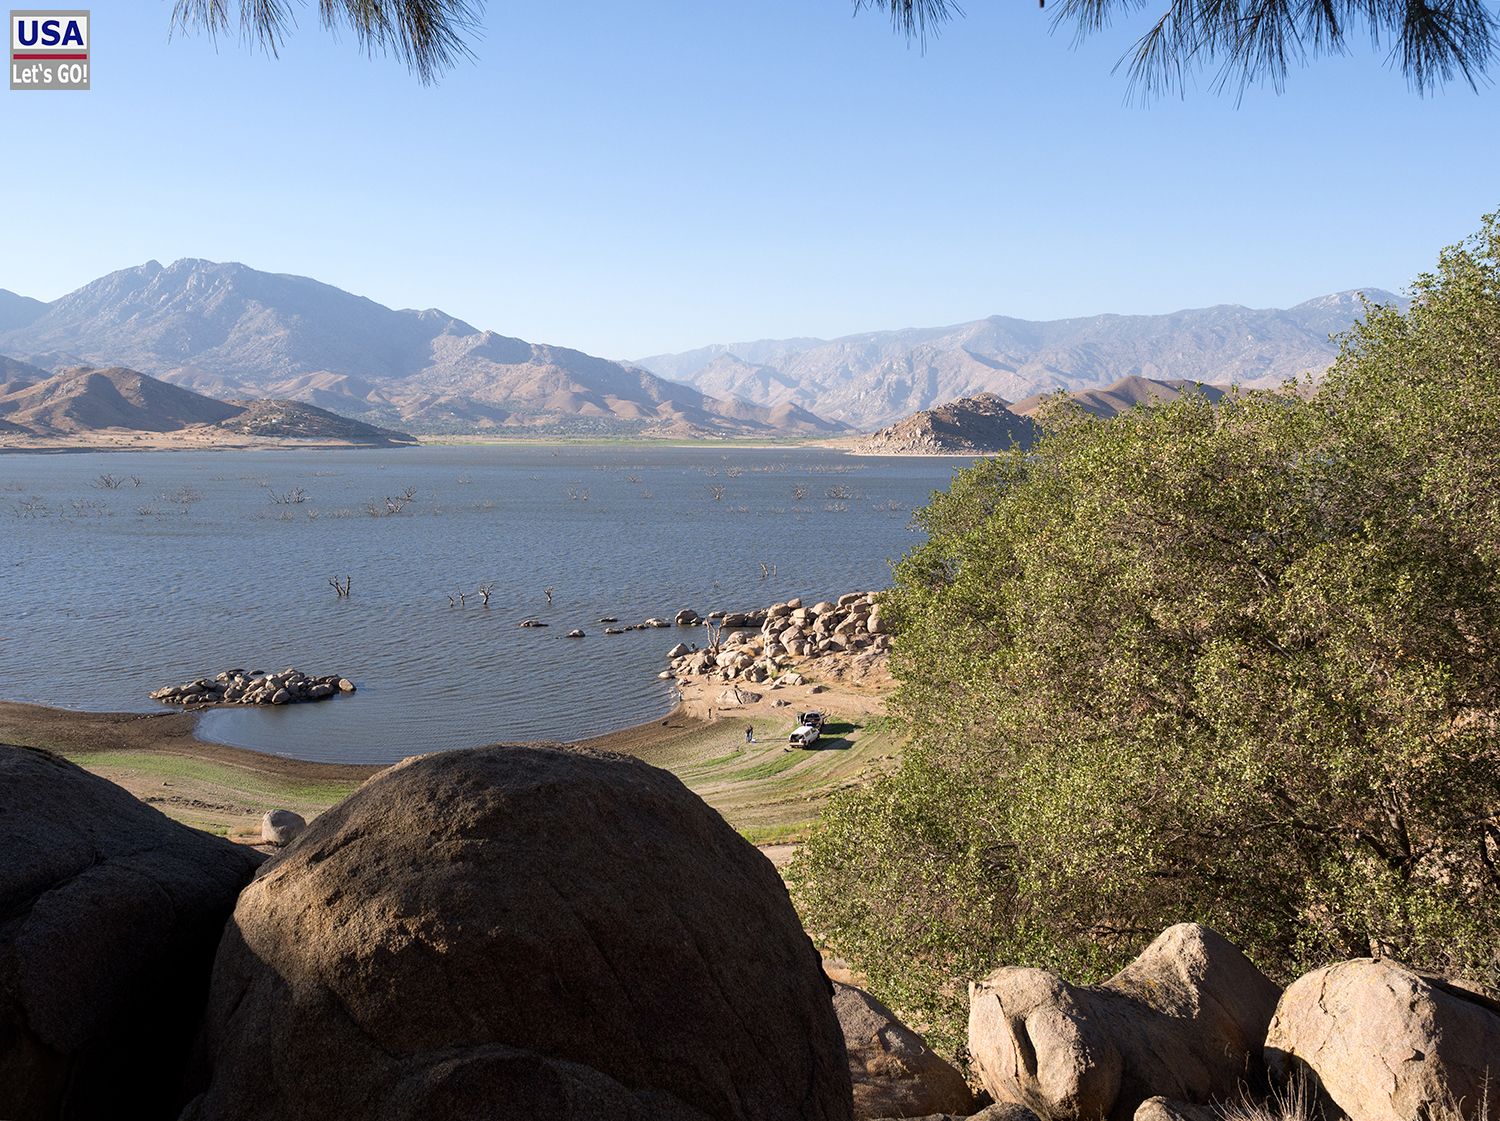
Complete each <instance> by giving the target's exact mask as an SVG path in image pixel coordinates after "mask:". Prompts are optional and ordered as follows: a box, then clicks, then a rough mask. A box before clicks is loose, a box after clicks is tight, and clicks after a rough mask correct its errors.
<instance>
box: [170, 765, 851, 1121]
mask: <svg viewBox="0 0 1500 1121" xmlns="http://www.w3.org/2000/svg"><path fill="white" fill-rule="evenodd" d="M830 995H831V990H830V986H829V982H828V980H827V978H826V977H825V976H824V974H823V970H822V965H821V961H820V959H819V957H818V954H817V952H816V950H814V948H813V946H812V944H811V943H810V942H809V941H808V939H807V936H806V935H805V934H804V933H803V931H802V928H801V926H800V924H799V923H798V920H797V916H796V913H795V912H794V911H793V909H792V906H791V903H790V901H789V900H788V898H787V894H786V890H785V888H784V887H783V885H782V883H781V880H780V878H779V877H778V876H777V874H776V871H775V869H774V868H773V867H772V865H771V863H770V861H768V860H766V859H765V857H763V856H762V855H761V854H760V853H759V852H757V851H756V850H755V848H754V847H753V846H751V845H750V844H748V843H747V842H746V841H744V840H743V839H742V838H741V837H740V836H739V835H738V834H737V833H735V832H734V830H733V829H731V828H730V827H729V826H728V825H727V824H726V823H725V822H724V820H723V818H721V817H720V816H719V815H718V814H717V813H715V812H714V811H713V810H711V809H710V808H709V807H708V806H707V805H705V804H704V803H703V802H702V801H701V800H700V799H699V798H698V797H697V796H696V795H694V794H692V793H691V792H690V791H689V790H688V789H687V788H686V787H684V786H683V785H682V784H681V783H680V782H679V781H678V780H677V779H675V778H674V777H672V776H671V775H670V774H668V773H667V772H665V771H660V770H657V769H656V768H654V767H650V766H647V765H646V764H644V763H641V762H639V761H638V760H635V759H629V758H625V757H623V756H613V755H601V754H597V753H592V752H586V751H580V750H564V749H557V748H528V747H512V746H496V747H486V748H476V749H473V750H467V751H453V752H446V753H443V754H438V755H429V756H424V757H421V758H417V759H411V760H407V761H406V762H404V763H401V764H398V765H397V766H395V767H392V768H390V769H389V770H387V771H383V772H382V773H380V774H379V775H377V776H375V777H374V778H372V779H371V780H370V781H368V782H367V783H365V785H364V786H363V787H361V788H360V789H359V790H358V791H356V792H355V793H354V794H352V795H351V796H350V797H349V798H347V799H345V800H344V801H343V802H341V803H340V804H339V805H337V806H335V807H334V808H333V809H331V810H329V811H328V812H326V813H324V814H323V815H322V816H320V817H318V818H317V819H316V820H315V821H314V822H312V823H311V824H310V825H309V826H308V827H307V831H306V832H304V833H303V834H302V836H300V837H299V838H298V839H297V841H296V843H295V844H293V845H291V846H289V848H288V849H287V850H286V851H285V852H284V854H283V855H281V856H280V857H279V858H278V859H277V860H276V862H275V863H274V864H272V865H269V866H268V869H267V871H266V872H265V874H263V875H261V876H260V877H259V878H257V879H256V881H255V882H254V883H253V884H251V885H250V886H249V887H248V888H247V889H246V890H245V892H244V893H243V894H242V895H241V897H240V901H239V905H238V907H236V909H235V913H234V918H233V920H232V922H231V923H230V925H229V929H228V931H227V932H226V934H225V938H224V941H223V943H222V945H221V947H220V950H219V956H218V960H217V962H216V964H215V967H214V977H213V990H212V994H211V997H210V1004H209V1013H208V1016H207V1018H206V1025H205V1031H204V1035H203V1038H202V1041H201V1051H200V1054H201V1065H200V1069H199V1071H198V1077H199V1082H198V1085H197V1089H198V1090H199V1094H198V1096H197V1098H196V1099H195V1100H194V1102H193V1103H192V1104H191V1105H190V1106H189V1108H188V1109H187V1110H186V1112H185V1113H184V1117H185V1118H190V1119H196V1121H250V1119H252V1118H253V1119H256V1121H259V1119H262V1118H265V1117H275V1118H277V1119H278V1121H297V1119H300V1118H308V1119H313V1118H316V1119H319V1121H339V1119H344V1118H349V1119H354V1118H359V1119H365V1118H369V1119H375V1121H417V1119H423V1121H426V1119H429V1118H434V1117H442V1118H489V1117H518V1118H519V1117H524V1118H527V1119H528V1121H578V1119H583V1118H601V1119H603V1118H633V1117H640V1118H642V1119H645V1118H663V1119H679V1121H689V1119H697V1121H702V1119H708V1118H712V1119H724V1121H762V1119H763V1121H794V1119H807V1121H822V1119H827V1121H849V1118H850V1116H851V1105H850V1100H851V1099H850V1085H849V1070H848V1064H847V1060H846V1057H845V1054H844V1045H843V1038H842V1036H841V1034H840V1032H839V1026H838V1021H837V1019H836V1018H835V1016H834V1012H833V1005H832V1002H831V1000H830Z"/></svg>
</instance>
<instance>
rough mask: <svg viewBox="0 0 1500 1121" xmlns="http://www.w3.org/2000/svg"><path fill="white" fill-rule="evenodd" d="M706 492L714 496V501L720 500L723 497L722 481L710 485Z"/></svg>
mask: <svg viewBox="0 0 1500 1121" xmlns="http://www.w3.org/2000/svg"><path fill="white" fill-rule="evenodd" d="M708 493H709V494H711V495H713V496H714V501H715V502H719V501H721V500H722V499H723V498H724V486H723V484H722V483H715V484H714V485H713V486H711V487H709V488H708Z"/></svg>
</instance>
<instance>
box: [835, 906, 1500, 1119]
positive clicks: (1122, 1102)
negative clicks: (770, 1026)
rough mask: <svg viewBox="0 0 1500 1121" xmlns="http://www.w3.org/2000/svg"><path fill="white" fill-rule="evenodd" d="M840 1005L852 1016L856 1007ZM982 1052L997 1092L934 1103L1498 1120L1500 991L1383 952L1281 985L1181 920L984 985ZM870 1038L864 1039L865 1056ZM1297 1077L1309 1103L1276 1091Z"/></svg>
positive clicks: (1151, 1115) (984, 1070)
mask: <svg viewBox="0 0 1500 1121" xmlns="http://www.w3.org/2000/svg"><path fill="white" fill-rule="evenodd" d="M840 1019H841V1021H844V1022H845V1023H846V1033H847V1030H848V1029H847V1022H848V1018H847V1017H846V1015H845V1013H844V1012H843V1011H842V1010H841V1011H840ZM876 1034H877V1035H880V1034H881V1033H879V1032H877V1033H876ZM968 1052H969V1057H970V1061H971V1063H972V1071H973V1074H974V1075H975V1076H976V1077H977V1079H978V1081H979V1083H980V1086H981V1088H982V1090H983V1093H984V1094H986V1095H988V1097H989V1098H990V1100H991V1101H992V1102H993V1103H995V1104H993V1105H991V1106H989V1107H988V1108H987V1109H986V1110H984V1111H982V1112H980V1113H977V1114H966V1113H965V1112H964V1111H962V1110H953V1109H943V1110H939V1109H931V1110H929V1111H928V1112H929V1113H930V1114H933V1115H940V1116H946V1117H964V1116H973V1117H984V1118H986V1119H989V1118H1000V1117H1003V1118H1005V1121H1079V1119H1091V1121H1219V1119H1221V1118H1223V1117H1224V1116H1226V1115H1227V1113H1230V1112H1232V1113H1233V1114H1234V1116H1237V1117H1245V1118H1260V1117H1264V1118H1266V1119H1267V1121H1272V1119H1273V1118H1299V1119H1300V1118H1302V1117H1306V1118H1307V1119H1308V1121H1311V1118H1313V1117H1322V1118H1326V1119H1328V1121H1334V1119H1338V1118H1344V1119H1347V1121H1415V1119H1418V1118H1439V1117H1441V1118H1443V1119H1445V1121H1488V1115H1487V1113H1486V1109H1487V1108H1489V1109H1492V1108H1493V1103H1494V1100H1495V1095H1494V1089H1493V1086H1494V1082H1495V1079H1496V1076H1497V1074H1500V999H1497V997H1496V995H1495V994H1493V993H1489V992H1487V991H1485V990H1484V989H1482V988H1481V987H1479V986H1476V985H1469V984H1463V983H1459V982H1455V981H1452V980H1444V979H1442V978H1438V977H1433V976H1428V975H1425V974H1422V973H1420V972H1418V971H1415V970H1412V969H1408V968H1407V967H1405V966H1403V965H1400V964H1399V963H1397V962H1394V961H1391V960H1389V959H1377V958H1361V959H1357V960H1354V961H1345V962H1339V963H1337V964H1335V965H1331V966H1328V967H1326V968H1323V969H1319V970H1316V971H1314V972H1312V973H1310V974H1307V975H1306V976H1303V977H1301V978H1299V979H1298V980H1297V981H1295V982H1294V983H1293V984H1292V985H1290V986H1289V987H1288V988H1287V989H1286V990H1285V991H1283V990H1282V989H1281V987H1280V986H1278V985H1276V984H1275V983H1274V982H1272V981H1271V980H1270V979H1269V978H1267V977H1266V976H1264V975H1263V974H1262V973H1261V972H1260V971H1259V970H1258V969H1256V967H1255V966H1254V965H1253V964H1251V962H1250V961H1249V959H1247V958H1246V957H1245V956H1244V954H1242V953H1241V952H1240V950H1239V949H1238V948H1237V947H1236V946H1234V945H1233V944H1232V943H1230V942H1229V941H1228V940H1227V939H1225V938H1223V937H1222V936H1221V935H1219V934H1217V933H1215V932H1214V931H1212V930H1210V929H1208V928H1207V927H1203V926H1199V925H1197V924H1194V923H1183V924H1180V925H1178V926H1174V927H1170V928H1169V929H1167V930H1166V931H1164V932H1163V933H1162V934H1161V935H1159V936H1158V937H1157V938H1156V940H1155V941H1153V942H1152V943H1151V945H1150V946H1148V947H1147V948H1146V949H1145V950H1144V951H1142V953H1141V954H1140V956H1139V957H1137V958H1136V959H1135V960H1134V961H1133V962H1131V963H1130V964H1129V965H1127V966H1126V967H1125V968H1124V969H1122V970H1121V971H1120V972H1119V973H1117V974H1116V975H1115V976H1114V977H1112V978H1110V979H1109V980H1108V981H1105V982H1104V983H1103V984H1100V985H1073V984H1070V983H1068V982H1067V981H1065V980H1063V979H1062V978H1061V977H1059V976H1057V975H1056V974H1053V973H1049V972H1046V971H1044V970H1040V969H1024V968H1018V967H1005V968H1001V969H997V970H996V971H994V972H993V973H991V974H990V975H989V976H988V977H986V978H985V979H984V980H983V981H980V982H978V983H975V984H972V985H970V987H969V1037H968ZM856 1054H857V1048H856V1047H855V1045H854V1044H853V1043H852V1042H851V1043H850V1044H849V1056H850V1062H851V1064H853V1063H855V1061H856ZM924 1069H925V1070H926V1071H927V1073H925V1074H923V1075H921V1076H919V1077H918V1078H917V1081H918V1082H920V1083H923V1084H925V1085H926V1087H927V1089H929V1090H932V1091H934V1092H936V1090H937V1088H938V1087H939V1086H941V1085H944V1084H946V1081H947V1080H946V1078H945V1076H943V1075H942V1073H941V1072H940V1071H938V1072H936V1073H934V1072H933V1068H931V1067H930V1066H928V1067H926V1068H924ZM853 1082H854V1089H855V1116H856V1118H861V1119H864V1118H873V1117H876V1116H879V1115H880V1114H879V1113H878V1112H873V1111H868V1110H862V1108H861V1104H860V1103H861V1098H860V1087H861V1078H860V1075H859V1072H858V1071H857V1070H856V1071H855V1073H854V1080H853ZM905 1084H906V1085H911V1084H912V1082H911V1079H910V1078H908V1080H907V1082H906V1083H905ZM1297 1087H1303V1088H1305V1092H1306V1093H1307V1095H1308V1096H1309V1101H1308V1102H1307V1103H1306V1104H1307V1108H1308V1109H1309V1110H1310V1112H1307V1113H1305V1114H1304V1113H1298V1112H1296V1111H1295V1110H1293V1111H1291V1112H1287V1111H1286V1110H1284V1109H1283V1108H1282V1107H1281V1106H1280V1105H1278V1104H1276V1095H1277V1094H1278V1093H1280V1094H1283V1095H1287V1094H1289V1095H1290V1096H1292V1097H1295V1095H1296V1088H1297ZM1268 1099H1269V1100H1270V1101H1271V1103H1272V1104H1269V1105H1267V1104H1264V1103H1266V1102H1267V1100H1268ZM923 1100H924V1102H926V1103H928V1104H931V1103H932V1102H935V1101H936V1098H935V1097H932V1098H925V1099H923ZM1282 1100H1287V1099H1286V1098H1283V1099H1282ZM1002 1111H1003V1112H1002ZM888 1115H889V1116H906V1117H910V1116H915V1114H913V1113H911V1112H902V1113H894V1112H891V1113H889V1114H888Z"/></svg>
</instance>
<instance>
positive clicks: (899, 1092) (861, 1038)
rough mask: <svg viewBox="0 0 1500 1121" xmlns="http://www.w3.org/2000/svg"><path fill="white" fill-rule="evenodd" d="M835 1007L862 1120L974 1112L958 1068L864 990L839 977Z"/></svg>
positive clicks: (856, 1108)
mask: <svg viewBox="0 0 1500 1121" xmlns="http://www.w3.org/2000/svg"><path fill="white" fill-rule="evenodd" d="M833 1010H834V1012H835V1013H836V1014H837V1015H838V1018H839V1027H840V1028H842V1029H843V1032H844V1047H845V1049H846V1050H847V1051H848V1053H849V1076H850V1078H851V1080H852V1081H853V1083H854V1116H855V1119H856V1121H866V1119H868V1118H876V1117H926V1116H929V1115H931V1114H934V1113H938V1114H941V1113H956V1114H958V1115H959V1116H961V1117H967V1116H968V1115H969V1114H971V1113H973V1112H974V1096H973V1095H972V1094H971V1093H970V1092H969V1084H968V1083H967V1082H965V1081H964V1076H963V1075H962V1074H960V1073H959V1072H958V1070H957V1068H955V1067H953V1066H952V1065H951V1064H949V1063H948V1062H946V1061H944V1059H943V1058H942V1057H941V1056H940V1055H938V1054H937V1053H936V1052H935V1051H933V1050H932V1048H930V1047H928V1046H927V1042H926V1041H925V1040H924V1039H923V1038H922V1037H921V1036H920V1035H918V1034H917V1033H916V1032H914V1031H912V1030H911V1029H910V1028H908V1027H907V1026H906V1025H905V1024H903V1023H902V1022H901V1021H900V1020H898V1019H896V1015H895V1013H894V1012H892V1011H891V1010H890V1009H889V1008H887V1007H886V1006H885V1005H883V1004H881V1003H880V1001H878V1000H876V999H875V998H874V997H873V996H871V995H870V994H869V993H867V992H865V991H864V990H863V989H858V988H855V987H854V986H853V985H845V984H842V983H840V982H837V981H836V982H834V986H833Z"/></svg>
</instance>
